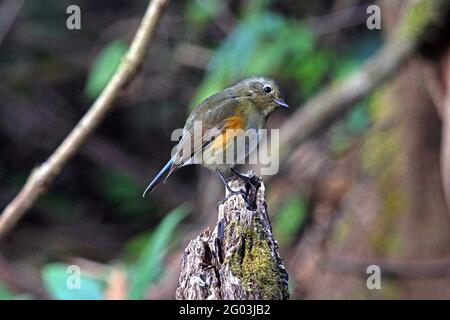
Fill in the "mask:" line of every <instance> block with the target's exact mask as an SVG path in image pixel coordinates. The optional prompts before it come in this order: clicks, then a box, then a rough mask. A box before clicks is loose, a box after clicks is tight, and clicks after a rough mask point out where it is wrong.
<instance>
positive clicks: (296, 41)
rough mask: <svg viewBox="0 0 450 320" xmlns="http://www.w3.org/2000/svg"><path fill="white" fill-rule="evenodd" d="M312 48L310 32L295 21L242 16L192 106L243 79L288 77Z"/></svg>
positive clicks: (260, 15)
mask: <svg viewBox="0 0 450 320" xmlns="http://www.w3.org/2000/svg"><path fill="white" fill-rule="evenodd" d="M314 46H315V40H314V37H313V34H312V32H311V31H310V30H308V29H306V28H304V27H302V26H301V25H299V24H298V23H297V22H295V21H291V20H288V19H286V18H284V17H282V16H280V15H278V14H276V13H273V12H267V11H264V12H261V13H256V14H251V15H249V16H246V17H245V18H243V19H242V21H241V22H240V24H239V25H238V26H237V27H236V29H235V30H234V31H233V32H232V33H231V34H230V36H229V37H228V38H227V39H226V40H225V41H223V42H222V43H221V45H220V46H219V48H217V50H216V52H215V54H214V56H213V58H212V59H211V62H210V64H209V66H208V71H207V74H206V77H205V79H204V81H203V82H202V84H201V85H200V88H199V90H198V92H197V95H196V96H195V98H194V100H193V103H192V105H193V106H194V105H196V104H198V103H199V102H201V101H202V100H203V99H205V98H206V97H208V96H209V95H211V94H213V93H215V92H217V91H219V90H221V89H222V88H224V87H225V86H227V85H229V84H230V83H233V82H235V81H237V80H239V79H242V78H245V77H247V76H252V75H272V76H275V75H280V74H284V73H285V72H287V74H286V76H290V75H291V73H290V72H291V70H298V69H299V68H301V67H302V65H303V60H304V59H305V58H306V57H309V56H311V55H312V54H313V53H315V52H314ZM323 57H324V58H325V56H323ZM319 71H320V70H319ZM319 73H320V74H321V75H323V73H321V72H319ZM301 79H303V78H301Z"/></svg>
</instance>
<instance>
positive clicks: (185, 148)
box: [142, 76, 289, 197]
mask: <svg viewBox="0 0 450 320" xmlns="http://www.w3.org/2000/svg"><path fill="white" fill-rule="evenodd" d="M278 107H283V108H288V107H289V106H288V105H287V104H286V103H285V102H284V100H283V96H282V94H281V92H280V89H279V86H278V84H277V82H276V81H275V80H274V79H272V78H269V77H264V76H254V77H250V78H247V79H244V80H242V81H240V82H238V83H236V84H234V85H232V86H230V87H228V88H225V89H223V90H221V91H219V92H217V93H215V94H213V95H212V96H210V97H208V98H206V99H205V100H204V101H203V102H201V103H200V104H199V105H198V106H196V107H195V108H194V109H193V110H192V112H191V114H190V115H189V117H188V118H187V120H186V124H185V126H184V128H183V132H182V135H181V138H180V140H179V142H178V144H177V145H176V146H175V147H174V149H173V150H174V152H172V154H173V155H172V157H171V158H170V160H169V161H168V162H167V163H166V165H165V166H164V167H163V168H162V169H161V171H160V172H159V173H158V174H157V175H156V176H155V177H154V178H153V179H152V180H151V182H150V183H149V184H148V186H147V188H146V189H145V191H144V193H143V195H142V196H143V197H145V196H146V195H147V194H149V193H151V192H152V191H153V190H154V189H155V187H156V186H157V185H158V183H159V182H160V181H161V180H162V179H163V178H164V176H165V175H166V174H167V175H166V176H165V178H164V183H165V182H166V181H167V180H168V179H169V178H170V177H171V176H172V174H173V173H174V172H175V171H176V170H177V169H179V168H181V167H184V166H187V165H191V164H201V165H203V166H204V167H206V168H208V169H211V170H213V171H216V173H217V174H218V176H219V177H220V179H221V180H222V182H223V183H224V185H225V187H226V188H227V190H228V191H230V192H231V193H235V191H233V190H231V189H230V188H229V186H228V184H227V181H226V179H225V174H227V173H229V172H230V171H232V172H233V173H235V174H236V175H238V176H239V177H241V178H243V179H245V178H246V176H245V175H242V174H240V173H239V172H238V171H237V170H235V169H234V167H235V165H236V164H238V163H242V160H243V158H245V157H247V156H248V155H249V154H250V153H251V152H252V151H254V150H255V149H256V147H257V145H258V143H259V141H260V135H259V130H260V129H264V128H265V126H266V122H267V118H268V116H269V115H270V114H271V113H272V112H273V111H274V110H275V109H277V108H278ZM246 132H253V133H254V134H253V135H251V134H250V138H249V139H242V138H243V137H244V135H245V134H246ZM239 141H240V142H241V143H239ZM242 141H244V142H242Z"/></svg>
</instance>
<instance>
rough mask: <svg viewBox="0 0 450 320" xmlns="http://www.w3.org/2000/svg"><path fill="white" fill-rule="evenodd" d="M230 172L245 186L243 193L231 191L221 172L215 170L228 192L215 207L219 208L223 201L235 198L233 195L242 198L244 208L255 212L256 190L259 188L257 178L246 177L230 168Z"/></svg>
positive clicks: (259, 184)
mask: <svg viewBox="0 0 450 320" xmlns="http://www.w3.org/2000/svg"><path fill="white" fill-rule="evenodd" d="M231 171H232V172H233V173H234V174H235V175H236V176H237V177H238V178H239V179H241V180H242V181H243V182H244V184H245V191H243V190H238V191H234V190H233V189H231V187H230V186H229V185H228V181H227V180H226V179H225V177H224V176H223V174H222V172H220V170H217V173H218V175H219V177H220V179H221V180H222V182H223V184H224V186H225V188H226V189H227V191H228V195H227V197H226V198H225V199H224V200H222V201H220V202H219V203H218V204H217V207H219V205H221V204H223V203H224V202H225V201H227V200H228V199H229V198H230V197H232V196H235V195H241V196H242V198H243V199H244V201H245V204H246V208H247V209H248V210H251V211H255V210H256V208H257V204H256V196H257V194H258V189H259V187H260V186H261V181H260V179H259V178H258V177H257V176H246V175H244V174H242V173H240V172H239V171H237V170H236V169H234V168H232V169H231Z"/></svg>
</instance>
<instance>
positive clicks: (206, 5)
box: [184, 0, 224, 26]
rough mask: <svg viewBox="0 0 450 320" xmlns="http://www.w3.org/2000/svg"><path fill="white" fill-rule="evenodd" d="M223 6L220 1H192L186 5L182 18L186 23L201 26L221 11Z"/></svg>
mask: <svg viewBox="0 0 450 320" xmlns="http://www.w3.org/2000/svg"><path fill="white" fill-rule="evenodd" d="M223 5H224V4H223V2H222V1H221V0H192V1H189V2H188V3H187V5H186V8H185V11H184V16H185V19H186V21H187V22H189V23H191V24H196V25H199V26H203V25H205V24H206V23H207V22H208V21H210V20H211V19H213V18H215V17H216V16H217V15H218V14H219V13H220V12H221V11H222V9H223Z"/></svg>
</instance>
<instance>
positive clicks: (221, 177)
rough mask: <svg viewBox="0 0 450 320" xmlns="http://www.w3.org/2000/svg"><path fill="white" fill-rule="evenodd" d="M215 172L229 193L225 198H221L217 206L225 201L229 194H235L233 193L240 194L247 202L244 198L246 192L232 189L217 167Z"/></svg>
mask: <svg viewBox="0 0 450 320" xmlns="http://www.w3.org/2000/svg"><path fill="white" fill-rule="evenodd" d="M216 172H217V175H218V176H219V178H220V180H221V181H222V182H223V184H224V186H225V189H227V191H228V193H229V194H228V196H227V197H226V198H225V199H223V200H222V201H220V202H219V203H218V204H217V207H219V205H221V204H223V203H224V202H225V201H227V200H228V198H230V197H231V196H235V195H241V196H242V197H243V198H244V200H245V201H246V202H247V200H246V198H247V194H246V193H245V192H244V191H242V190H239V191H234V190H233V189H231V187H230V186H229V185H228V182H227V180H226V179H225V177H224V176H223V174H222V172H221V171H220V170H219V169H216Z"/></svg>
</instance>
